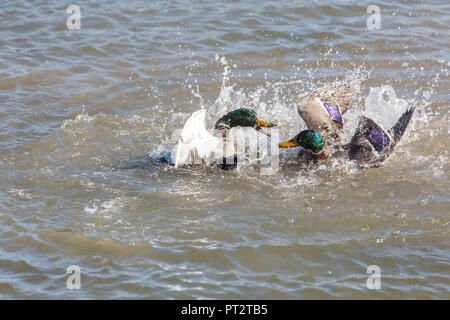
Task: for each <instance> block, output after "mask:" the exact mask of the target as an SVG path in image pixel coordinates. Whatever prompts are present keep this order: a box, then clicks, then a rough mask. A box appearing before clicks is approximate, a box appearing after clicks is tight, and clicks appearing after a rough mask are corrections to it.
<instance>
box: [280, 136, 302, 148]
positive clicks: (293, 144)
mask: <svg viewBox="0 0 450 320" xmlns="http://www.w3.org/2000/svg"><path fill="white" fill-rule="evenodd" d="M278 146H279V147H280V148H292V147H299V146H300V145H299V144H298V142H297V136H295V137H293V138H292V139H291V140H288V141H285V142H281V143H280V144H279V145H278Z"/></svg>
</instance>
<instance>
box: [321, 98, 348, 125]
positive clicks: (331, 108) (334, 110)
mask: <svg viewBox="0 0 450 320" xmlns="http://www.w3.org/2000/svg"><path fill="white" fill-rule="evenodd" d="M323 105H324V107H325V109H327V111H328V114H329V115H330V118H331V120H333V121H336V122H339V123H340V124H343V123H344V122H343V121H342V115H341V112H340V111H339V108H338V107H337V106H335V105H333V104H329V103H325V102H324V103H323Z"/></svg>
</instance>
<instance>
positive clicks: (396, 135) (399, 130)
mask: <svg viewBox="0 0 450 320" xmlns="http://www.w3.org/2000/svg"><path fill="white" fill-rule="evenodd" d="M415 110H416V108H415V107H412V108H410V109H408V110H406V111H405V112H404V113H403V114H402V116H401V117H400V118H399V119H398V120H397V122H396V123H395V125H394V126H393V127H392V128H391V132H392V136H393V139H394V141H395V143H397V142H398V141H400V139H401V138H402V136H403V134H404V133H405V131H406V128H407V127H408V125H409V122H410V121H411V118H412V116H413V114H414V111H415Z"/></svg>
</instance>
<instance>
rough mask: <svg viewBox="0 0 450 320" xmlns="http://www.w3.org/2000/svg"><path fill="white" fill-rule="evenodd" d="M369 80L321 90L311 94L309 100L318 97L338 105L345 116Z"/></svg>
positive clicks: (358, 80)
mask: <svg viewBox="0 0 450 320" xmlns="http://www.w3.org/2000/svg"><path fill="white" fill-rule="evenodd" d="M366 80H367V76H365V77H363V78H360V79H357V80H355V81H352V82H349V83H343V84H340V85H334V86H327V87H323V88H319V89H316V90H314V91H313V92H311V93H310V95H309V96H308V98H313V97H314V98H315V97H318V98H319V99H320V100H322V101H323V102H326V103H331V104H334V105H338V106H339V109H340V111H341V114H344V113H345V112H346V111H347V110H348V107H349V106H350V102H351V101H352V99H353V97H354V96H355V94H356V93H357V92H358V91H359V89H360V86H361V84H363V83H364V82H365V81H366Z"/></svg>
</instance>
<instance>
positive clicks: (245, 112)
mask: <svg viewBox="0 0 450 320" xmlns="http://www.w3.org/2000/svg"><path fill="white" fill-rule="evenodd" d="M273 126H274V124H272V123H270V122H266V121H263V120H261V119H259V118H258V117H257V115H256V112H255V111H254V110H252V109H247V108H240V109H236V110H233V111H231V112H228V113H227V114H226V115H224V116H223V117H222V118H220V119H219V120H217V122H216V125H215V128H216V129H223V128H227V129H231V128H234V127H254V128H256V129H260V128H261V127H273Z"/></svg>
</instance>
